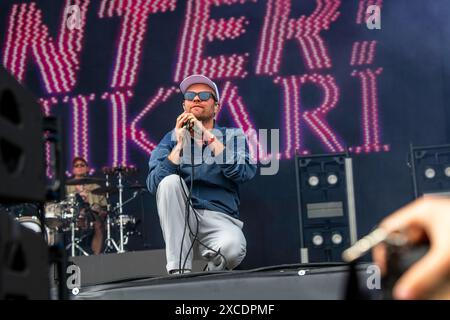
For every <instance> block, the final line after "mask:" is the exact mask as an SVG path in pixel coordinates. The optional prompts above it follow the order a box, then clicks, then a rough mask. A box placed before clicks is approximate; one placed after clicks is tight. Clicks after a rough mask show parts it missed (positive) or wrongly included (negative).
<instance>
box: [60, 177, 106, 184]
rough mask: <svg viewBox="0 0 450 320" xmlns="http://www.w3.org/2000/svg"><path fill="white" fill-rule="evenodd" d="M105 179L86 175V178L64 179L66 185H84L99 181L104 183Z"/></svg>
mask: <svg viewBox="0 0 450 320" xmlns="http://www.w3.org/2000/svg"><path fill="white" fill-rule="evenodd" d="M105 181H106V180H105V179H100V178H93V177H86V178H80V179H69V180H66V185H68V186H77V185H84V184H99V183H104V182H105Z"/></svg>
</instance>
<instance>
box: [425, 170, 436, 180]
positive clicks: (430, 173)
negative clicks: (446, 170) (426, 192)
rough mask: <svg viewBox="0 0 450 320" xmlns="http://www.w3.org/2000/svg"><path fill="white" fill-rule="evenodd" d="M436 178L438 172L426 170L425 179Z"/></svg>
mask: <svg viewBox="0 0 450 320" xmlns="http://www.w3.org/2000/svg"><path fill="white" fill-rule="evenodd" d="M435 176H436V171H435V170H434V169H433V168H426V169H425V177H427V178H428V179H433V178H434V177H435Z"/></svg>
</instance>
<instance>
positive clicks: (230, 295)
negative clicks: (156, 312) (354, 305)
mask: <svg viewBox="0 0 450 320" xmlns="http://www.w3.org/2000/svg"><path fill="white" fill-rule="evenodd" d="M71 260H72V261H73V262H74V263H75V264H77V265H78V266H79V267H80V270H81V288H80V292H79V293H78V294H77V295H73V294H71V299H76V300H91V299H95V300H97V299H106V300H140V299H146V300H309V299H324V300H341V299H346V298H348V296H347V294H348V292H347V289H348V280H349V267H348V266H347V265H343V264H341V263H325V264H324V263H316V264H295V265H281V266H272V267H264V268H258V269H252V270H233V271H224V272H202V271H201V270H202V268H201V267H202V266H203V265H204V262H203V261H196V265H197V268H194V272H192V273H190V274H184V275H170V276H168V275H167V274H166V271H165V255H164V250H150V251H136V252H126V253H121V254H117V253H116V254H114V253H113V254H104V255H99V256H89V257H74V258H71ZM369 266H370V264H366V263H364V264H358V265H357V266H356V267H355V269H356V272H357V274H358V277H357V279H358V282H357V288H358V291H359V293H360V296H359V297H356V298H362V299H380V298H381V290H380V289H376V288H374V289H368V286H367V280H368V277H370V276H371V273H370V272H368V267H369ZM199 267H200V268H199ZM195 269H197V270H195ZM352 286H353V284H352Z"/></svg>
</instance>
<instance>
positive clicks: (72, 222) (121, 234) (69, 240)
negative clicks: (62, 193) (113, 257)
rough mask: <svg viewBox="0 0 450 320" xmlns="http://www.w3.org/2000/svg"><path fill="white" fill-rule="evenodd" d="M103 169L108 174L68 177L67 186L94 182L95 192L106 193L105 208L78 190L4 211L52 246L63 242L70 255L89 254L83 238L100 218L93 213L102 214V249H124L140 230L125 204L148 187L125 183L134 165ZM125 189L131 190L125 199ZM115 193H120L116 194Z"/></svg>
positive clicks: (108, 250) (118, 250) (103, 195)
mask: <svg viewBox="0 0 450 320" xmlns="http://www.w3.org/2000/svg"><path fill="white" fill-rule="evenodd" d="M102 171H103V174H104V176H105V178H94V177H85V178H81V179H69V180H67V181H66V186H78V187H79V186H82V187H83V186H86V185H91V186H92V185H94V186H95V187H96V188H94V189H92V190H91V191H90V192H91V193H92V194H93V195H95V196H99V197H104V198H105V199H106V201H105V202H104V203H106V208H103V207H100V206H99V205H98V204H89V203H87V202H86V201H85V199H83V197H81V195H80V194H79V193H68V194H67V196H66V198H65V199H63V200H62V201H59V202H57V201H53V202H47V203H45V204H44V206H42V205H40V204H33V203H24V204H18V205H14V206H8V207H7V208H6V210H5V211H6V212H8V213H10V214H11V215H13V216H14V218H15V219H16V220H17V221H18V222H19V223H20V224H22V225H23V226H24V227H27V228H29V229H31V230H33V231H35V232H38V233H43V234H44V237H45V239H46V241H47V243H48V245H49V246H52V245H64V246H65V248H66V250H67V251H70V255H71V256H76V255H85V256H88V255H89V253H88V252H87V250H86V249H85V248H83V246H82V241H83V240H84V239H85V238H86V237H87V236H88V235H89V234H91V233H92V232H93V231H94V229H95V221H96V219H98V218H96V219H93V218H92V217H93V214H94V215H95V216H97V217H99V216H102V217H103V218H101V219H102V221H103V219H104V221H103V223H102V225H104V227H105V229H106V238H105V239H104V246H103V247H104V250H103V252H104V253H107V252H117V253H122V252H125V251H126V245H127V243H128V239H129V236H130V235H134V234H139V232H137V230H136V224H137V223H136V219H135V217H134V216H132V215H128V214H126V213H125V211H124V207H125V205H126V204H128V203H129V202H131V201H133V200H134V199H136V198H137V197H138V196H139V195H140V194H141V192H142V191H146V188H145V186H144V185H141V184H138V183H134V184H129V183H126V181H125V177H126V176H127V175H129V174H132V173H134V172H136V169H134V168H133V167H122V166H121V167H114V168H103V170H102ZM113 182H115V183H114V184H113ZM125 191H131V192H132V195H131V196H130V197H129V198H128V199H126V200H125ZM116 195H118V197H115V196H116ZM113 197H114V199H115V198H118V201H117V203H115V204H113V203H112V199H113ZM42 212H43V214H42ZM99 213H100V214H99ZM101 213H103V215H102V214H101ZM42 216H44V217H45V219H44V221H45V226H44V227H43V226H42V222H41V219H40V217H42ZM105 216H106V219H105V218H104V217H105Z"/></svg>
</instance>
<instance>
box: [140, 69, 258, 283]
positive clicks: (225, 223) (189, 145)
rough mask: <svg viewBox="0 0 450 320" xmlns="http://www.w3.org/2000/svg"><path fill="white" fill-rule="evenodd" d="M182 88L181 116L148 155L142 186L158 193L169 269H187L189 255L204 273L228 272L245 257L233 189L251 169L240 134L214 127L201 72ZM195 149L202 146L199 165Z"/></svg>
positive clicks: (214, 106) (213, 93)
mask: <svg viewBox="0 0 450 320" xmlns="http://www.w3.org/2000/svg"><path fill="white" fill-rule="evenodd" d="M180 89H181V92H182V93H183V97H184V101H183V109H184V112H183V113H182V114H180V115H179V116H178V118H177V120H176V125H175V129H174V130H172V131H170V132H169V133H167V134H166V135H165V136H164V138H163V139H162V140H161V142H160V143H159V144H158V146H157V147H156V148H155V149H154V150H153V152H152V154H151V157H150V161H149V168H150V171H149V175H148V177H147V187H148V189H149V190H150V192H151V193H153V194H156V202H157V207H158V215H159V219H160V223H161V228H162V233H163V236H164V241H165V243H166V258H167V265H166V268H167V272H168V273H169V274H172V273H184V272H190V271H191V269H192V259H193V251H194V253H195V255H196V256H198V255H200V256H201V257H202V258H203V259H205V260H207V261H208V270H224V269H229V270H231V269H233V268H235V267H237V266H238V265H239V264H240V263H241V262H242V260H243V259H244V257H245V254H246V240H245V237H244V234H243V233H242V226H243V222H242V221H240V220H239V209H238V207H239V201H240V200H239V184H241V183H243V182H246V181H248V180H250V179H252V178H253V177H254V175H255V173H256V165H255V164H254V163H255V162H254V161H251V159H250V156H249V152H248V145H247V142H246V140H245V136H244V133H243V132H242V130H240V129H235V128H224V127H219V126H217V125H216V123H215V115H216V113H217V111H218V109H219V91H218V89H217V86H216V84H215V83H214V82H213V81H211V80H210V79H209V78H207V77H205V76H203V75H192V76H189V77H187V78H186V79H184V80H183V81H182V82H181V84H180ZM230 132H231V133H232V134H231V135H230ZM225 137H226V138H225ZM239 139H240V141H244V148H239V145H238V148H237V150H236V148H235V146H236V140H239ZM222 140H223V141H222ZM232 141H234V142H232ZM227 146H229V147H227ZM194 149H197V150H198V149H200V156H201V158H202V159H200V162H199V161H198V157H197V155H198V152H196V151H195V150H194ZM205 155H206V156H205ZM224 156H225V158H226V159H227V160H226V161H224V160H223V159H224ZM193 158H194V170H195V172H194V179H193V187H192V194H191V199H190V203H191V205H189V204H188V202H187V198H188V195H189V190H190V184H191V173H192V171H191V170H192V165H191V163H192V162H191V161H192V160H193ZM205 158H206V160H207V161H205ZM230 159H231V161H230ZM186 207H188V209H189V210H187V208H186ZM186 221H187V222H188V223H189V224H188V225H187V222H186Z"/></svg>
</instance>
